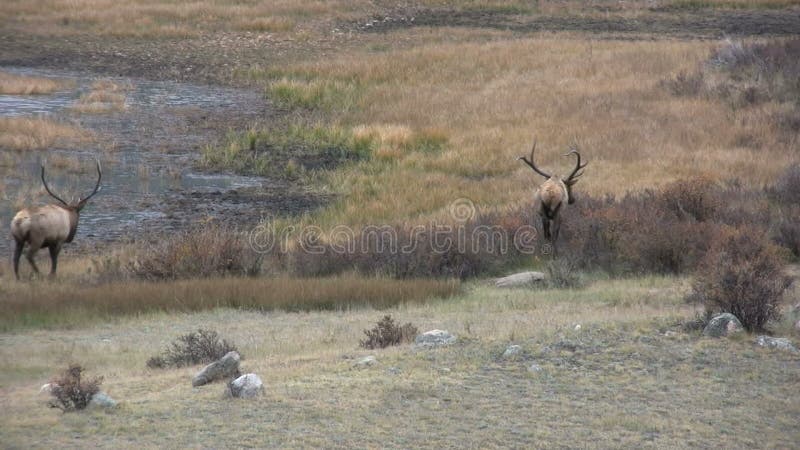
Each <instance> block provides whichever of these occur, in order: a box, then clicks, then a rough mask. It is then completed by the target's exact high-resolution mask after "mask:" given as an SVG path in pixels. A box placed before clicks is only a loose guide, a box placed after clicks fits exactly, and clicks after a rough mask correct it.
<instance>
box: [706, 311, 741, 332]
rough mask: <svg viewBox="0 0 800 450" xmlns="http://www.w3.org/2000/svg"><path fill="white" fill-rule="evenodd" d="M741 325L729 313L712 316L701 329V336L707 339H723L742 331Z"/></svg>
mask: <svg viewBox="0 0 800 450" xmlns="http://www.w3.org/2000/svg"><path fill="white" fill-rule="evenodd" d="M743 330H744V328H743V327H742V323H741V322H739V319H738V318H736V316H734V315H733V314H731V313H723V314H720V315H717V316H714V318H712V319H711V320H710V321H709V322H708V325H706V327H705V328H704V329H703V335H704V336H709V337H725V336H730V335H731V334H734V333H739V332H741V331H743Z"/></svg>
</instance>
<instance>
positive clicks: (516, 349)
mask: <svg viewBox="0 0 800 450" xmlns="http://www.w3.org/2000/svg"><path fill="white" fill-rule="evenodd" d="M520 353H522V347H521V346H519V345H516V344H515V345H509V346H508V347H506V351H504V352H503V358H512V357H514V356H517V355H519V354H520Z"/></svg>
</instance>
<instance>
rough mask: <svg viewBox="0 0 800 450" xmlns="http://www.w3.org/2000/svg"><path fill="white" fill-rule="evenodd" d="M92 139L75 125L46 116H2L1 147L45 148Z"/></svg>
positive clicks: (0, 121) (0, 128) (17, 148)
mask: <svg viewBox="0 0 800 450" xmlns="http://www.w3.org/2000/svg"><path fill="white" fill-rule="evenodd" d="M90 139H91V134H90V133H89V132H88V131H86V130H84V129H82V128H80V127H78V126H75V125H71V124H68V123H64V122H57V121H55V120H52V119H48V118H45V117H35V118H30V117H0V148H6V149H10V150H18V151H23V150H45V149H47V148H48V147H52V146H55V145H59V146H74V145H77V144H79V143H81V142H86V141H88V140H90Z"/></svg>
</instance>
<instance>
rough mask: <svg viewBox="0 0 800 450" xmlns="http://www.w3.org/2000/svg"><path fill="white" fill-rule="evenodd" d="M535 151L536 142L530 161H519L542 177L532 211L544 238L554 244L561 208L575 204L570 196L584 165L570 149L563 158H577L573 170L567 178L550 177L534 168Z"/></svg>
mask: <svg viewBox="0 0 800 450" xmlns="http://www.w3.org/2000/svg"><path fill="white" fill-rule="evenodd" d="M535 151H536V142H535V141H534V143H533V148H532V149H531V156H530V159H529V158H526V157H524V156H521V157H520V158H519V159H521V160H522V161H524V162H525V164H527V165H528V166H529V167H530V168H531V169H533V171H534V172H536V173H538V174H539V175H541V176H543V177H544V178H545V179H546V181H545V182H544V183H542V184H541V185H540V186H539V189H538V190H537V191H536V194H535V196H534V209H535V210H536V212H537V213H538V214H539V217H540V218H541V219H542V228H543V230H544V237H545V239H547V240H548V241H550V242H551V243H553V244H555V242H556V240H558V232H559V229H560V228H561V216H560V214H559V213H560V212H561V208H562V207H563V206H564V204H565V203H566V204H568V205H571V204H573V203H575V196H574V195H572V187H573V186H574V185H575V183H577V182H578V178H579V177H580V176H581V175H583V168H584V167H586V164H588V163H584V164H581V154H580V153H579V152H578V150H577V149H576V148H575V147H572V148H571V149H570V151H569V152H567V153H565V154H564V156H569V155H572V154H574V155H575V156H576V157H577V159H578V160H577V163H576V164H575V169H573V170H572V172H571V173H570V174H569V175H568V176H567V177H560V176H557V175H550V174H548V173H547V172H544V171H543V170H541V169H539V168H538V167H536V163H534V162H533V154H534V152H535Z"/></svg>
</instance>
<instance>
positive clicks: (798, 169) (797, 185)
mask: <svg viewBox="0 0 800 450" xmlns="http://www.w3.org/2000/svg"><path fill="white" fill-rule="evenodd" d="M769 194H770V197H772V198H773V199H774V200H776V201H777V202H779V203H781V204H783V205H790V206H791V205H800V164H792V165H791V166H789V167H787V168H786V170H784V171H783V173H782V174H781V175H780V176H779V177H778V179H777V180H776V181H775V185H774V186H772V188H770V189H769Z"/></svg>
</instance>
